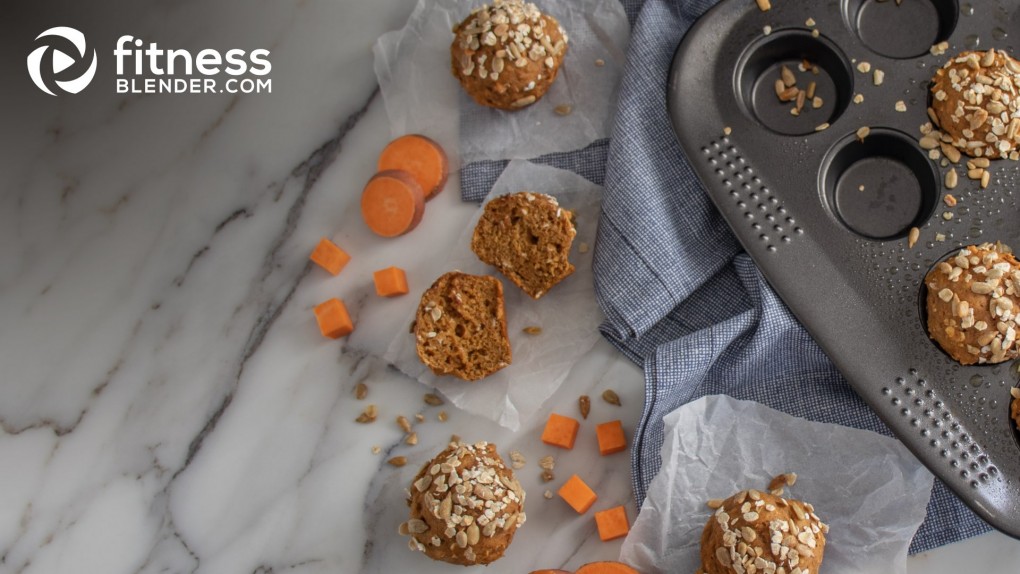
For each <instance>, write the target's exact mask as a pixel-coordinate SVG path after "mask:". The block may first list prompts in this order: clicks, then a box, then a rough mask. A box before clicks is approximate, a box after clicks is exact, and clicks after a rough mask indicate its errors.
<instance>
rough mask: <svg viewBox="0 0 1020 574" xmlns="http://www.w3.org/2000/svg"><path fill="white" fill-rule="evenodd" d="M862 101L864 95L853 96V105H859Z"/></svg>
mask: <svg viewBox="0 0 1020 574" xmlns="http://www.w3.org/2000/svg"><path fill="white" fill-rule="evenodd" d="M863 101H864V94H854V103H855V104H860V103H861V102H863Z"/></svg>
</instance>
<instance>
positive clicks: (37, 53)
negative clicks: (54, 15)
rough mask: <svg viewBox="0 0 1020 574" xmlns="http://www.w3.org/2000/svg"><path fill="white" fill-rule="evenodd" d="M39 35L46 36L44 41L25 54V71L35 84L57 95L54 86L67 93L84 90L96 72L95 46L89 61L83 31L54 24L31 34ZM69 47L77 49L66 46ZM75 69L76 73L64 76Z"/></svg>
mask: <svg viewBox="0 0 1020 574" xmlns="http://www.w3.org/2000/svg"><path fill="white" fill-rule="evenodd" d="M41 38H47V40H46V41H45V44H44V45H42V46H39V47H38V48H36V49H35V50H32V53H31V54H29V55H28V75H29V76H31V77H32V81H33V82H35V85H36V86H37V87H38V88H39V89H40V90H42V91H44V92H46V93H47V94H49V95H51V96H55V95H57V94H55V93H53V89H54V88H59V89H60V90H63V91H64V92H67V93H70V94H77V93H78V92H80V91H82V90H84V89H85V86H88V85H89V83H90V82H91V81H92V78H93V77H94V76H95V75H96V61H97V60H96V51H95V50H92V59H91V62H89V61H88V60H87V59H86V55H85V49H86V45H85V35H84V34H82V33H81V32H79V31H78V30H75V29H74V28H68V27H67V26H57V27H56V28H50V29H49V30H46V31H45V32H43V33H42V34H39V35H38V36H36V37H35V39H36V40H39V39H41ZM72 47H73V48H75V49H76V50H77V53H74V51H73V50H69V49H68V48H72ZM68 52H71V53H68ZM75 73H77V77H71V78H67V77H65V76H68V75H73V74H75Z"/></svg>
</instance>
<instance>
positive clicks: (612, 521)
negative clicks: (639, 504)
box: [595, 506, 630, 542]
mask: <svg viewBox="0 0 1020 574" xmlns="http://www.w3.org/2000/svg"><path fill="white" fill-rule="evenodd" d="M595 525H596V526H598V528H599V538H601V539H602V541H603V542H604V541H606V540H613V539H614V538H620V537H621V536H626V535H627V533H628V532H630V524H629V523H628V522H627V511H626V509H624V507H622V506H617V507H616V508H610V509H609V510H602V511H600V512H596V513H595Z"/></svg>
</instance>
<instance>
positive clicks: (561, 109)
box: [553, 104, 574, 116]
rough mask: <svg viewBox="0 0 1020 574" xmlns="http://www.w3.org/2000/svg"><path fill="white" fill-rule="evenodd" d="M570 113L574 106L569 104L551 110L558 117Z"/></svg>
mask: <svg viewBox="0 0 1020 574" xmlns="http://www.w3.org/2000/svg"><path fill="white" fill-rule="evenodd" d="M572 111H574V106H571V105H570V104H560V105H558V106H556V107H555V108H553V112H555V113H556V115H558V116H569V115H570V112H572Z"/></svg>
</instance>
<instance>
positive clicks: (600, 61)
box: [595, 58, 606, 68]
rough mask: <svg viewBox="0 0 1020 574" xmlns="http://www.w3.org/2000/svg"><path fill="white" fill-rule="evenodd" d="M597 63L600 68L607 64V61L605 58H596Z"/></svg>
mask: <svg viewBox="0 0 1020 574" xmlns="http://www.w3.org/2000/svg"><path fill="white" fill-rule="evenodd" d="M595 65H596V66H598V67H599V68H601V67H602V66H605V65H606V61H605V60H603V59H602V58H596V59H595Z"/></svg>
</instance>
